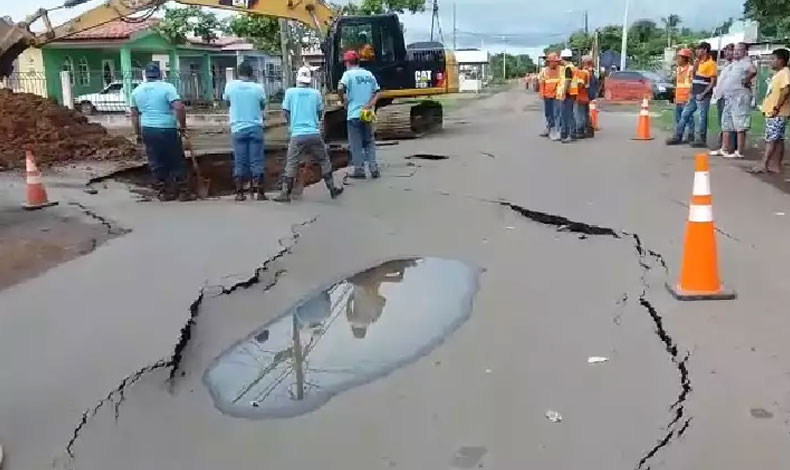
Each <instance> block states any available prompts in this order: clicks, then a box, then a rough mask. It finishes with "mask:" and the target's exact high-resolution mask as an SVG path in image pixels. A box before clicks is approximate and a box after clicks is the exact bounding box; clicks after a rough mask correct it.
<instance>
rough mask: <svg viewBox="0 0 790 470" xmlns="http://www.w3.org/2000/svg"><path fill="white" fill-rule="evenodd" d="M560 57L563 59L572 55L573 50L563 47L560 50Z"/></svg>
mask: <svg viewBox="0 0 790 470" xmlns="http://www.w3.org/2000/svg"><path fill="white" fill-rule="evenodd" d="M560 57H562V58H563V59H570V58H572V57H573V51H571V50H570V49H563V50H562V52H560Z"/></svg>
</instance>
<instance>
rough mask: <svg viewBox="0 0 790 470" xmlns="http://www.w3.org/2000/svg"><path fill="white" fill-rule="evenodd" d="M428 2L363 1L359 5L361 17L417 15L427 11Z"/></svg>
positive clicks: (398, 0) (413, 0)
mask: <svg viewBox="0 0 790 470" xmlns="http://www.w3.org/2000/svg"><path fill="white" fill-rule="evenodd" d="M425 2H426V0H362V2H361V3H360V4H359V9H358V12H357V13H355V14H360V15H381V14H383V13H406V12H407V11H408V12H409V13H417V12H420V11H425Z"/></svg>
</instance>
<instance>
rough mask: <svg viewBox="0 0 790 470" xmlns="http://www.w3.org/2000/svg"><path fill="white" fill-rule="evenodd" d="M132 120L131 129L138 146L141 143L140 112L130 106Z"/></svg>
mask: <svg viewBox="0 0 790 470" xmlns="http://www.w3.org/2000/svg"><path fill="white" fill-rule="evenodd" d="M130 117H131V119H132V129H134V136H135V139H136V140H137V143H138V144H139V143H140V142H141V141H142V137H141V133H140V131H141V129H140V111H139V110H138V109H137V107H136V106H132V111H131V115H130Z"/></svg>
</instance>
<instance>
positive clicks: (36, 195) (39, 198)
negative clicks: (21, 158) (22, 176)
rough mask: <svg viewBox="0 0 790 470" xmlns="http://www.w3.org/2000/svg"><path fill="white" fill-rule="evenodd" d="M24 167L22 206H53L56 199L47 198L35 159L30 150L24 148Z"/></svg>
mask: <svg viewBox="0 0 790 470" xmlns="http://www.w3.org/2000/svg"><path fill="white" fill-rule="evenodd" d="M25 168H26V170H27V202H26V203H24V204H22V207H23V208H25V209H27V210H33V209H41V208H43V207H49V206H54V205H56V204H57V202H56V201H50V200H48V199H47V190H46V189H44V183H42V182H41V173H39V171H38V168H37V167H36V159H35V158H34V157H33V152H32V151H31V150H29V149H28V150H25Z"/></svg>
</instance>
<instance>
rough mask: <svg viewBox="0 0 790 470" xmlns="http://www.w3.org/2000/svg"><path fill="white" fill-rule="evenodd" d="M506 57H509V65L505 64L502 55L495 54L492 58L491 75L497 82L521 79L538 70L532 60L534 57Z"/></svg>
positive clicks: (521, 55) (523, 55) (507, 55)
mask: <svg viewBox="0 0 790 470" xmlns="http://www.w3.org/2000/svg"><path fill="white" fill-rule="evenodd" d="M505 57H507V64H504V63H503V60H502V54H495V55H494V56H492V57H491V73H492V74H493V76H494V77H493V78H494V79H495V80H502V79H503V78H504V77H507V78H521V77H523V76H524V75H526V74H528V73H531V72H535V71H536V70H537V66H536V65H535V62H534V61H533V60H532V57H530V56H529V55H527V54H519V55H515V56H514V55H511V54H506V55H505ZM505 66H506V68H505ZM503 68H504V70H503Z"/></svg>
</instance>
